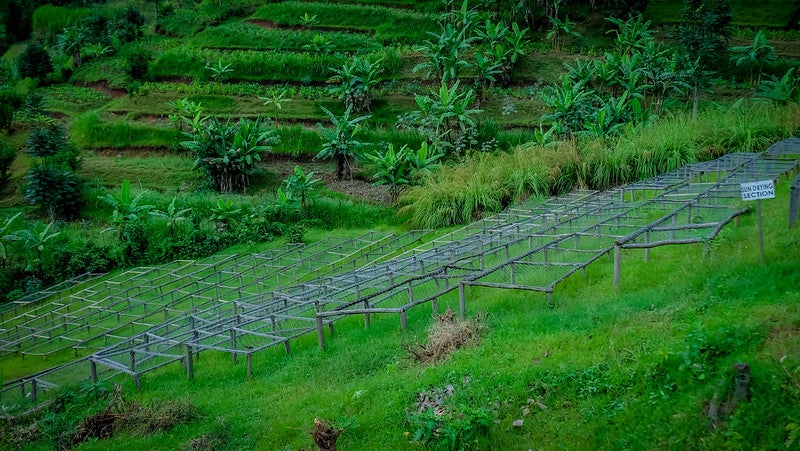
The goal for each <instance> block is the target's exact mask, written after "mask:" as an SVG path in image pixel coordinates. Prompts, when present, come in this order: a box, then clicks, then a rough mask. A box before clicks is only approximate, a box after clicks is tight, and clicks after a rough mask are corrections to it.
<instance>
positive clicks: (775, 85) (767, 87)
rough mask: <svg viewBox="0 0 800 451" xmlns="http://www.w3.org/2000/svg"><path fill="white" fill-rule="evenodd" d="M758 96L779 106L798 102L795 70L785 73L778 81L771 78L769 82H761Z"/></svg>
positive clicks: (799, 85)
mask: <svg viewBox="0 0 800 451" xmlns="http://www.w3.org/2000/svg"><path fill="white" fill-rule="evenodd" d="M758 96H759V97H761V98H763V99H768V100H771V101H773V102H775V103H778V104H780V105H786V104H787V103H789V102H792V101H795V102H798V101H800V77H798V76H797V73H796V71H795V68H794V67H793V68H791V69H789V70H788V71H786V73H785V74H783V77H781V78H780V79H779V78H777V77H771V79H770V80H764V81H762V82H761V84H760V85H759V86H758Z"/></svg>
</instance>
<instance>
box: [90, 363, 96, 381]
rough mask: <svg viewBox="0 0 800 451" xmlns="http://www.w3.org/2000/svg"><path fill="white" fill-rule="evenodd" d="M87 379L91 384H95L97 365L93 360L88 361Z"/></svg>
mask: <svg viewBox="0 0 800 451" xmlns="http://www.w3.org/2000/svg"><path fill="white" fill-rule="evenodd" d="M89 378H90V379H91V380H92V383H93V384H96V383H97V363H95V361H94V360H89Z"/></svg>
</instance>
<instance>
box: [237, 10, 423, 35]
mask: <svg viewBox="0 0 800 451" xmlns="http://www.w3.org/2000/svg"><path fill="white" fill-rule="evenodd" d="M306 15H308V17H310V18H311V17H313V18H314V22H315V23H314V26H318V27H325V28H344V29H348V30H362V31H368V32H374V33H375V38H376V39H377V40H379V41H381V42H403V43H414V44H419V43H420V42H421V41H422V40H423V39H425V38H426V37H427V32H428V31H435V30H436V27H437V26H436V16H434V15H433V14H426V13H420V12H416V11H412V10H403V9H393V8H387V7H383V6H361V5H352V4H337V3H321V2H300V1H288V2H281V3H269V4H266V5H264V6H262V7H260V8H258V10H256V12H255V13H253V15H252V16H250V19H252V20H266V21H270V22H272V23H274V24H276V25H280V26H301V25H303V18H305V17H306Z"/></svg>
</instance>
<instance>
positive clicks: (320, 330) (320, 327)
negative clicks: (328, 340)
mask: <svg viewBox="0 0 800 451" xmlns="http://www.w3.org/2000/svg"><path fill="white" fill-rule="evenodd" d="M314 304H315V309H314V310H315V311H316V312H317V315H315V316H316V321H317V342H318V343H319V349H321V350H323V351H324V350H325V329H324V324H323V323H322V317H321V316H319V301H317V302H315V303H314Z"/></svg>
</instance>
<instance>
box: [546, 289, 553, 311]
mask: <svg viewBox="0 0 800 451" xmlns="http://www.w3.org/2000/svg"><path fill="white" fill-rule="evenodd" d="M547 306H548V307H550V308H553V306H554V304H553V292H552V291H548V292H547Z"/></svg>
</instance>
